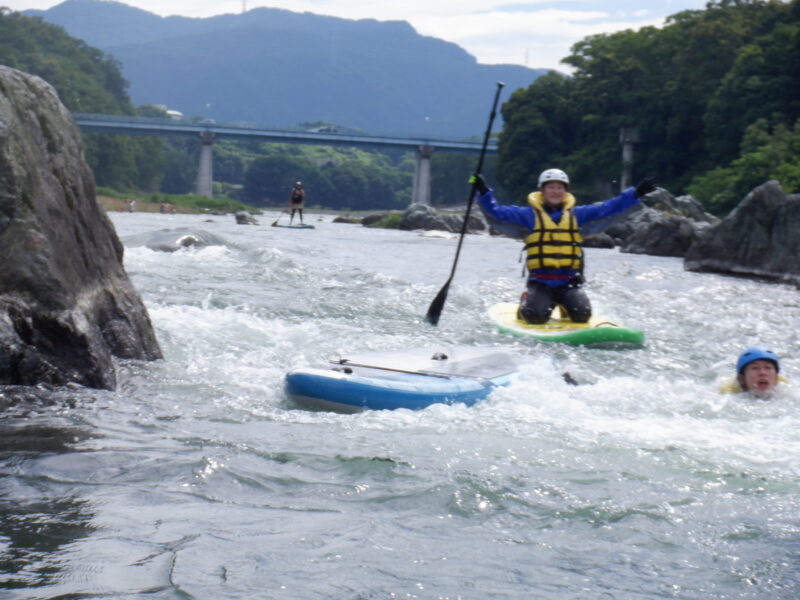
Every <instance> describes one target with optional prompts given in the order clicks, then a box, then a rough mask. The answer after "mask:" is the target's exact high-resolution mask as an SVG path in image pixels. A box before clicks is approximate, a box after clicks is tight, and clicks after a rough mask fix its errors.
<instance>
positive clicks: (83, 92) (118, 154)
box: [0, 11, 163, 189]
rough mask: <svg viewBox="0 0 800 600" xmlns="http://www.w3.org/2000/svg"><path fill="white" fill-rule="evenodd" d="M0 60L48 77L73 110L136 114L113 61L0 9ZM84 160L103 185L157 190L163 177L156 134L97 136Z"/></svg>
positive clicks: (49, 28)
mask: <svg viewBox="0 0 800 600" xmlns="http://www.w3.org/2000/svg"><path fill="white" fill-rule="evenodd" d="M0 64H4V65H7V66H9V67H14V68H15V69H20V70H21V71H26V72H28V73H32V74H34V75H38V76H39V77H41V78H42V79H44V80H46V81H47V82H48V83H50V84H51V85H52V86H53V87H55V88H56V90H57V91H58V94H59V97H60V98H61V101H62V102H63V103H64V105H65V106H66V107H67V108H68V109H70V110H72V111H74V112H98V113H112V114H134V113H135V110H134V108H133V106H132V105H131V102H130V100H129V98H128V94H127V92H126V86H127V82H126V81H125V79H124V78H123V77H122V74H121V73H120V70H119V64H118V63H117V61H116V60H115V59H113V58H112V57H111V56H109V55H107V54H105V53H103V52H102V51H100V50H98V49H96V48H92V47H91V46H88V45H87V44H86V43H85V42H83V41H80V40H76V39H74V38H72V37H70V36H69V35H67V33H66V32H65V31H64V30H63V29H62V28H60V27H56V26H54V25H49V24H46V23H42V22H41V21H39V20H38V19H31V18H29V17H25V16H23V15H21V14H20V13H14V12H10V11H8V12H3V11H0ZM86 158H87V161H88V163H89V165H90V166H91V167H92V170H93V171H94V173H95V177H96V179H97V182H98V184H99V185H109V186H115V187H117V188H119V189H128V188H135V189H157V188H158V185H159V182H160V181H161V177H162V175H163V152H162V144H161V142H160V141H159V140H157V139H154V138H145V137H142V138H136V139H133V138H127V137H124V136H111V135H93V136H90V137H89V138H88V139H87V142H86Z"/></svg>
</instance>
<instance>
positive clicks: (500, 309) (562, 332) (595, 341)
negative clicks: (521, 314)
mask: <svg viewBox="0 0 800 600" xmlns="http://www.w3.org/2000/svg"><path fill="white" fill-rule="evenodd" d="M518 309H519V304H518V303H516V302H501V303H499V304H495V305H493V306H491V307H490V308H489V318H490V319H491V320H492V322H493V323H494V324H495V325H496V326H497V328H498V330H499V331H501V332H503V333H510V334H512V335H517V336H521V337H531V338H534V339H537V340H539V341H543V342H561V343H565V344H570V345H572V346H597V347H637V348H638V347H642V346H644V333H642V332H641V331H638V330H636V329H628V328H626V327H622V326H620V325H618V324H617V323H614V322H613V321H610V320H608V319H605V318H603V317H598V316H592V318H591V319H589V321H588V322H587V323H575V322H574V321H571V320H570V319H569V318H567V317H562V316H561V313H560V309H559V307H558V306H557V307H556V308H555V309H554V310H553V314H552V315H551V317H550V320H549V321H548V322H547V323H542V324H531V323H527V322H525V321H523V320H522V319H520V318H518V316H517V311H518Z"/></svg>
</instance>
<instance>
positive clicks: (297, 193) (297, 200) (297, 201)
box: [289, 181, 306, 225]
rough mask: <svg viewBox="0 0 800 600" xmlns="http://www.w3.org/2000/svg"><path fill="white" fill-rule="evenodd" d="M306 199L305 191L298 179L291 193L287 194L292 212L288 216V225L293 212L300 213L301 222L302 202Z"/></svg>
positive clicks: (301, 222)
mask: <svg viewBox="0 0 800 600" xmlns="http://www.w3.org/2000/svg"><path fill="white" fill-rule="evenodd" d="M305 199H306V191H305V190H304V189H303V184H302V183H301V182H300V181H298V182H296V183H295V184H294V187H293V188H292V191H291V193H290V194H289V206H290V207H291V209H292V214H291V216H290V217H289V225H291V224H292V220H293V219H294V213H295V212H299V213H300V224H301V225H302V224H303V202H304V201H305Z"/></svg>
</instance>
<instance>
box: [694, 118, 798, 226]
mask: <svg viewBox="0 0 800 600" xmlns="http://www.w3.org/2000/svg"><path fill="white" fill-rule="evenodd" d="M741 150H742V154H741V156H739V157H738V158H736V159H734V160H733V161H732V162H731V163H730V164H729V165H727V166H725V167H717V168H714V169H712V170H710V171H708V172H706V173H704V174H703V175H698V176H697V177H695V178H694V180H692V183H691V184H690V186H689V193H691V194H692V195H693V196H694V197H695V198H697V199H698V200H700V201H701V202H702V203H703V205H704V206H705V207H706V209H707V210H709V211H710V212H713V213H714V214H717V215H719V216H724V215H726V214H728V213H729V212H730V211H731V210H732V209H733V208H735V207H736V206H737V205H738V204H739V202H740V201H741V200H742V198H744V196H745V195H746V194H747V193H748V192H749V191H750V190H752V189H753V188H754V187H756V186H758V185H761V184H762V183H764V182H765V181H768V180H770V179H776V180H778V181H779V182H780V183H781V185H782V186H783V189H784V191H786V192H787V193H797V192H800V119H798V120H797V121H795V123H794V126H793V127H788V126H786V125H784V124H782V123H781V124H779V125H776V126H775V127H773V128H770V126H769V124H768V122H767V120H766V119H758V120H757V121H756V122H755V123H753V124H751V125H750V126H748V127H747V129H746V130H745V135H744V139H743V141H742V147H741Z"/></svg>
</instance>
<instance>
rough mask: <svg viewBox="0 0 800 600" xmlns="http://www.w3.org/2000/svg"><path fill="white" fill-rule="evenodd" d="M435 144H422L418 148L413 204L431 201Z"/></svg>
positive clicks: (412, 190)
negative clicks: (432, 161) (432, 159)
mask: <svg viewBox="0 0 800 600" xmlns="http://www.w3.org/2000/svg"><path fill="white" fill-rule="evenodd" d="M434 149H435V148H434V147H433V146H420V147H419V148H418V149H417V168H416V170H415V171H414V187H413V188H412V189H411V203H412V204H427V205H430V203H431V155H432V154H433V151H434Z"/></svg>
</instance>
